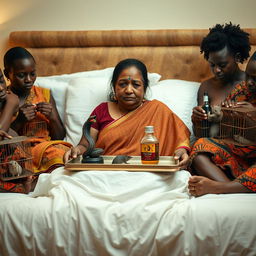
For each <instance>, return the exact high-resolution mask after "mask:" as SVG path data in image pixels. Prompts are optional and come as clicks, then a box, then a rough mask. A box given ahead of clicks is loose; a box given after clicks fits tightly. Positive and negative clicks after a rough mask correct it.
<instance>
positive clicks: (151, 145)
mask: <svg viewBox="0 0 256 256" xmlns="http://www.w3.org/2000/svg"><path fill="white" fill-rule="evenodd" d="M141 162H142V164H158V162H159V141H158V139H157V138H156V137H155V136H154V126H146V127H145V136H144V137H143V138H142V140H141Z"/></svg>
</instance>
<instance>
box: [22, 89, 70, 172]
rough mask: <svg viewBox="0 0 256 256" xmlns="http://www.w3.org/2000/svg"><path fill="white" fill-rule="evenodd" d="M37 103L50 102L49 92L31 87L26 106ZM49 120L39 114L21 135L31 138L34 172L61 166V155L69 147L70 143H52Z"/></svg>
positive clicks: (59, 141) (28, 123) (58, 141)
mask: <svg viewBox="0 0 256 256" xmlns="http://www.w3.org/2000/svg"><path fill="white" fill-rule="evenodd" d="M39 102H50V90H49V89H46V88H41V87H37V86H33V87H32V89H31V93H30V95H29V97H28V98H27V100H26V103H27V104H37V103H39ZM48 125H49V120H48V119H47V118H46V117H45V116H44V115H43V114H41V113H40V112H37V114H36V118H35V119H34V120H31V121H30V122H27V124H26V125H25V127H24V128H23V131H22V134H21V135H26V136H33V137H32V138H30V139H29V140H30V142H31V144H32V157H33V168H34V170H33V171H34V172H36V173H38V172H45V171H50V170H52V169H54V167H56V166H59V165H63V164H64V163H63V159H62V157H63V155H64V154H65V152H66V151H67V150H68V149H69V148H70V147H71V144H70V143H67V142H65V141H61V140H57V141H52V140H51V138H50V136H49V130H48Z"/></svg>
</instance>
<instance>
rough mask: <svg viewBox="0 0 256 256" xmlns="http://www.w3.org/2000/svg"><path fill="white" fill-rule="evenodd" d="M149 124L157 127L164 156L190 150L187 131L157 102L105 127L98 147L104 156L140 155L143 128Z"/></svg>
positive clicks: (160, 151)
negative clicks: (180, 149) (102, 150)
mask: <svg viewBox="0 0 256 256" xmlns="http://www.w3.org/2000/svg"><path fill="white" fill-rule="evenodd" d="M148 125H153V126H154V130H155V132H154V134H155V136H156V137H157V138H158V140H159V154H160V155H161V156H171V155H173V153H174V151H175V150H176V149H177V148H178V147H185V148H189V136H190V132H189V130H188V128H187V127H186V125H185V124H184V123H183V122H182V121H181V120H180V119H179V117H177V116H176V115H175V114H174V113H173V112H172V111H171V110H170V109H169V108H168V107H167V106H166V105H164V104H163V103H161V102H160V101H157V100H153V101H146V102H145V103H144V104H143V105H142V106H141V107H139V108H137V109H136V110H134V111H131V112H129V113H128V114H126V115H125V116H123V117H121V118H119V119H117V120H115V121H114V122H112V123H111V124H109V125H107V126H106V127H104V128H103V129H102V130H101V131H100V132H99V135H98V139H97V142H96V147H97V148H102V149H104V154H105V155H130V156H138V155H140V141H141V139H142V137H143V136H144V127H145V126H148Z"/></svg>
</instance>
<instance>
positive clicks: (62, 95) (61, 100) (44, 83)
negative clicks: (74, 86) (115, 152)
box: [35, 67, 161, 123]
mask: <svg viewBox="0 0 256 256" xmlns="http://www.w3.org/2000/svg"><path fill="white" fill-rule="evenodd" d="M113 70H114V68H113V67H111V68H106V69H101V70H92V71H84V72H78V73H73V74H64V75H56V76H45V77H37V79H36V81H35V85H37V86H40V87H43V88H49V89H51V93H52V96H53V98H54V100H55V102H56V106H57V110H58V112H59V115H60V118H61V120H62V122H63V123H65V120H64V118H65V115H64V109H65V104H66V102H65V99H66V90H67V87H68V84H69V81H70V80H71V79H75V78H82V77H99V78H101V77H103V78H107V79H109V80H110V79H111V78H112V74H113ZM160 78H161V76H160V75H159V74H157V73H148V79H149V84H150V86H152V85H155V84H156V83H157V82H158V81H159V80H160Z"/></svg>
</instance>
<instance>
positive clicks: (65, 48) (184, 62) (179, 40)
mask: <svg viewBox="0 0 256 256" xmlns="http://www.w3.org/2000/svg"><path fill="white" fill-rule="evenodd" d="M245 30H246V31H247V32H249V33H250V35H251V37H250V41H251V44H252V51H254V50H256V29H245ZM207 33H208V30H206V29H193V30H177V29H175V30H117V31H17V32H12V33H11V34H10V37H9V46H10V47H13V46H23V47H25V48H27V49H28V50H29V51H30V52H31V53H32V54H33V56H34V57H35V59H36V62H37V73H38V76H49V75H57V74H65V73H74V72H79V71H86V70H96V69H102V68H107V67H113V66H115V65H116V64H117V63H118V62H119V61H120V60H122V59H125V58H137V59H140V60H141V61H143V62H144V63H145V64H146V66H147V67H148V70H149V71H150V72H157V73H159V74H161V75H162V79H167V78H173V79H184V80H190V81H202V80H204V79H206V78H207V77H209V76H210V75H211V73H210V69H209V66H208V63H207V61H205V60H204V59H203V56H202V55H201V54H200V51H199V45H200V43H201V40H202V38H203V37H204V36H205V35H206V34H207Z"/></svg>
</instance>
